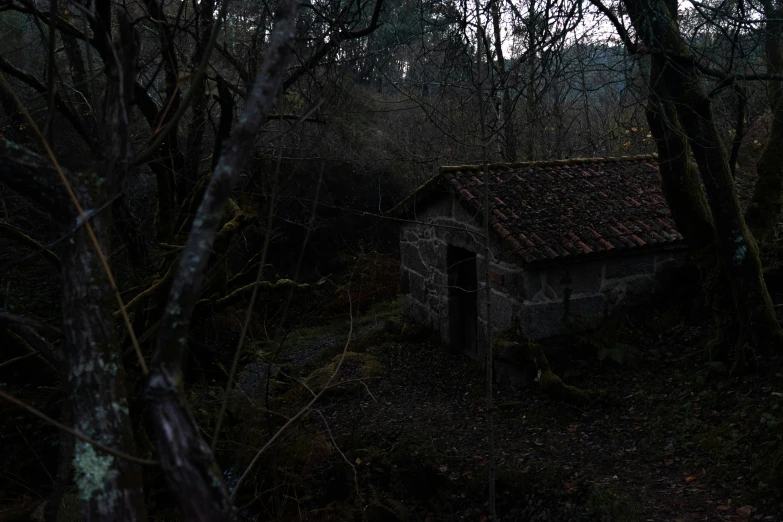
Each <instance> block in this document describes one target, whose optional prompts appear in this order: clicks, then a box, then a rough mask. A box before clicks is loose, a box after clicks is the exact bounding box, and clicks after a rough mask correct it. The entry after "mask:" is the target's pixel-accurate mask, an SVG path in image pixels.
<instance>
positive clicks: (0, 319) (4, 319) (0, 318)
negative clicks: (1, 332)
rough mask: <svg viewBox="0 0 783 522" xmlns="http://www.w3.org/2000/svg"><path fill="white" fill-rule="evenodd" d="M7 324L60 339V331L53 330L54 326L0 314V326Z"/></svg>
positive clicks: (26, 318)
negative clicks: (46, 333) (38, 331)
mask: <svg viewBox="0 0 783 522" xmlns="http://www.w3.org/2000/svg"><path fill="white" fill-rule="evenodd" d="M8 323H14V324H22V325H24V326H29V327H31V328H35V329H37V330H44V331H46V332H49V333H50V334H52V335H56V336H57V337H60V336H61V335H62V332H61V331H60V329H59V328H55V327H54V326H52V325H49V324H46V323H44V322H43V321H37V320H35V319H32V318H30V317H24V316H22V315H15V314H9V313H5V312H0V324H8Z"/></svg>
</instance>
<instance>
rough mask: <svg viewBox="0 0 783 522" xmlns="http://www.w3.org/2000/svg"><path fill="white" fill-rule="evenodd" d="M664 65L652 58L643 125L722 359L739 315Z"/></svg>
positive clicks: (714, 352) (713, 352)
mask: <svg viewBox="0 0 783 522" xmlns="http://www.w3.org/2000/svg"><path fill="white" fill-rule="evenodd" d="M663 65H664V64H663V57H661V56H653V57H652V59H651V63H650V77H649V82H650V85H649V89H650V90H649V95H648V103H647V110H646V116H647V123H648V125H649V126H650V131H651V132H652V135H653V139H654V140H655V144H656V147H657V149H658V165H659V169H660V173H661V188H662V190H663V194H664V196H665V197H666V202H667V203H668V205H669V208H670V209H671V211H672V216H673V217H674V222H675V223H676V224H677V229H678V230H679V231H680V232H681V233H682V235H683V237H684V238H685V241H686V242H687V244H688V248H689V249H690V252H691V255H692V256H693V259H694V261H695V263H696V265H697V267H698V269H699V273H700V275H701V281H702V287H703V289H704V294H705V298H706V300H707V303H708V304H709V306H710V307H711V308H712V310H713V313H714V315H715V324H716V330H717V332H716V336H715V337H714V338H713V339H712V340H711V342H710V345H709V351H710V354H709V355H710V358H717V359H723V358H724V357H725V356H726V355H728V352H730V351H732V349H733V348H734V347H735V346H736V344H737V341H738V340H739V338H738V335H737V334H738V332H737V328H736V326H737V314H736V312H735V310H734V304H733V302H732V297H731V293H730V292H729V291H728V285H727V281H726V273H725V271H724V269H723V266H722V264H721V263H720V262H719V261H718V258H719V256H718V250H717V243H716V241H715V229H714V227H713V223H712V213H711V212H710V208H709V206H708V204H707V199H706V198H705V196H704V191H703V190H702V186H701V180H700V179H699V173H698V171H697V169H696V166H695V165H694V164H693V162H692V161H691V149H690V145H689V144H688V140H687V139H686V138H685V136H684V131H683V129H682V125H681V124H680V119H679V115H678V113H677V107H676V105H675V104H674V103H673V102H672V101H671V98H670V97H669V94H668V91H667V89H666V85H665V83H664V81H663V78H662V77H661V71H662V69H663Z"/></svg>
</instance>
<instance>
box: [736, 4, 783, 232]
mask: <svg viewBox="0 0 783 522" xmlns="http://www.w3.org/2000/svg"><path fill="white" fill-rule="evenodd" d="M764 11H765V13H764V15H765V18H766V42H765V52H766V59H767V72H768V73H770V74H776V75H780V74H783V48H782V46H781V38H783V18H781V17H783V9H776V8H775V7H774V6H773V5H772V1H771V0H767V1H765V2H764ZM767 90H768V95H769V99H770V109H771V110H772V125H771V128H770V131H769V137H768V138H767V144H766V146H765V147H764V150H763V151H762V152H761V157H760V158H759V161H758V163H757V164H756V169H757V170H758V175H759V177H758V180H757V181H756V187H755V189H754V191H753V199H751V202H750V206H749V207H748V210H747V213H746V216H745V219H746V220H747V222H748V227H749V228H750V230H751V231H752V232H753V235H754V236H755V238H756V240H757V241H758V242H759V244H760V245H764V244H766V243H768V242H769V241H770V240H771V239H773V238H774V236H775V224H776V223H777V222H778V218H779V217H780V212H781V209H783V82H781V81H780V80H777V79H776V80H771V81H769V82H768V84H767Z"/></svg>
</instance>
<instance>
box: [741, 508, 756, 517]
mask: <svg viewBox="0 0 783 522" xmlns="http://www.w3.org/2000/svg"><path fill="white" fill-rule="evenodd" d="M751 513H753V508H752V507H751V506H742V507H738V508H737V514H738V515H739V516H741V517H749V516H750V514H751Z"/></svg>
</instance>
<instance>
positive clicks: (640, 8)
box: [624, 0, 783, 347]
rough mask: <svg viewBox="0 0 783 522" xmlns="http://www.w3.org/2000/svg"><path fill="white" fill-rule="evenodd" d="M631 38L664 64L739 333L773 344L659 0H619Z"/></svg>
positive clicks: (720, 167) (682, 52) (676, 39)
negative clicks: (634, 35)
mask: <svg viewBox="0 0 783 522" xmlns="http://www.w3.org/2000/svg"><path fill="white" fill-rule="evenodd" d="M624 4H625V6H626V8H627V9H628V12H629V15H630V16H631V20H632V22H633V24H634V26H635V28H636V30H637V34H638V35H639V36H640V38H641V39H642V40H643V41H644V43H645V45H646V46H647V47H648V48H650V49H652V50H653V53H655V54H660V55H661V56H662V57H663V58H664V59H665V61H664V62H663V63H664V67H663V70H662V71H661V75H662V77H663V79H664V83H665V85H666V87H667V89H668V92H669V95H670V96H671V99H672V101H673V102H674V103H675V104H676V105H677V110H678V113H679V116H680V123H681V125H682V128H683V130H684V131H685V135H686V137H687V139H688V142H689V144H690V146H691V149H692V151H693V155H694V157H695V159H696V163H697V165H698V166H699V171H700V174H701V179H702V182H703V183H704V188H705V192H706V194H707V200H708V202H709V206H710V211H711V213H712V219H713V223H714V228H715V237H716V242H717V251H718V256H719V259H720V261H721V263H722V265H723V268H724V270H725V272H726V276H727V278H728V281H729V285H730V288H731V293H732V297H733V301H734V305H735V308H736V310H737V314H738V317H739V321H740V325H741V327H742V332H743V334H744V336H745V338H746V340H747V341H748V342H749V343H750V344H751V346H754V347H761V346H769V345H773V344H774V345H775V346H776V347H777V346H778V345H779V343H780V341H781V340H783V333H782V332H781V329H780V326H779V325H778V322H777V319H776V317H775V312H774V308H773V306H772V300H771V299H770V297H769V293H768V292H767V287H766V285H765V284H764V278H763V275H762V267H761V261H760V260H759V252H758V247H757V245H756V241H755V240H754V238H753V235H752V234H751V232H750V230H748V228H747V226H746V225H745V221H744V219H743V216H742V212H741V210H740V206H739V201H738V200H737V194H736V192H735V188H734V179H733V177H732V174H731V169H730V168H729V164H728V162H727V160H726V153H725V150H724V146H723V142H722V140H721V137H720V135H719V132H718V128H717V126H716V125H715V121H714V118H713V114H712V105H711V102H710V99H709V97H708V96H707V94H706V93H705V91H704V88H703V86H702V83H701V79H700V78H699V76H698V74H697V71H696V67H695V65H694V61H693V60H694V58H693V56H692V55H691V54H690V51H689V49H688V46H687V45H686V43H685V41H684V40H683V39H682V37H681V35H680V32H679V28H678V26H677V23H676V20H675V17H673V16H672V15H671V14H670V11H669V9H668V8H667V6H666V4H665V3H664V2H663V0H651V1H650V2H645V1H643V0H624Z"/></svg>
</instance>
